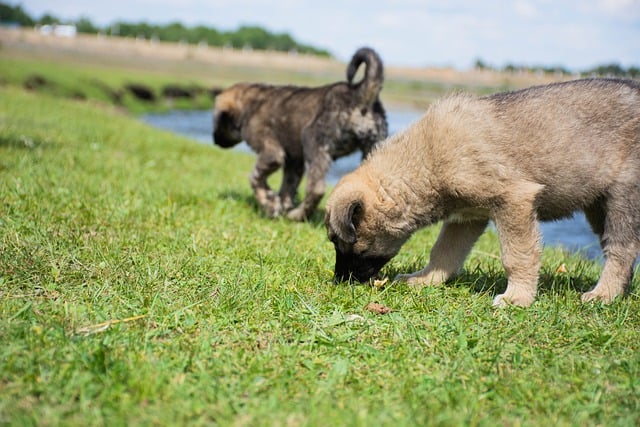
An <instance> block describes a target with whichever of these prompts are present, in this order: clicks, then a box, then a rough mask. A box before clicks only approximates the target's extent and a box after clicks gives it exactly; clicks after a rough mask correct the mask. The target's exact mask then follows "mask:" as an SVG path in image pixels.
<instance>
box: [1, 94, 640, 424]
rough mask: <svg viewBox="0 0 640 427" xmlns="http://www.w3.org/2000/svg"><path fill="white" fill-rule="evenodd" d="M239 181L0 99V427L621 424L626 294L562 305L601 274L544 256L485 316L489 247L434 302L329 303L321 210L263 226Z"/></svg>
mask: <svg viewBox="0 0 640 427" xmlns="http://www.w3.org/2000/svg"><path fill="white" fill-rule="evenodd" d="M252 163H253V158H252V157H251V156H249V155H243V154H240V153H236V152H229V151H223V150H220V149H217V148H215V147H213V146H204V145H201V144H197V143H195V142H192V141H189V140H185V139H182V138H179V137H175V136H173V135H170V134H168V133H164V132H160V131H157V130H153V129H150V128H148V127H146V126H145V125H143V124H141V123H139V122H138V121H136V120H135V119H132V118H130V117H127V116H126V115H124V114H123V113H121V112H118V111H117V110H115V109H112V108H110V107H105V106H101V105H100V104H95V103H87V102H80V101H72V100H61V99H55V98H53V97H49V96H47V95H41V94H34V93H27V92H24V91H22V90H19V89H15V88H9V87H5V88H0V342H2V346H0V425H65V426H73V425H78V426H87V425H96V426H101V425H108V426H118V425H123V426H124V425H187V424H188V425H212V424H218V425H234V426H235V425H237V426H244V425H251V426H254V425H256V426H261V425H264V426H278V425H280V426H298V425H318V426H320V425H322V426H327V425H336V426H337V425H340V426H371V425H376V426H378V425H380V426H404V425H442V426H450V425H482V426H494V425H523V426H537V425H556V426H565V425H576V426H578V425H579V426H583V425H594V426H595V425H607V426H615V425H619V426H629V425H637V424H638V423H640V341H639V340H638V330H640V298H638V286H637V282H634V287H633V291H632V293H631V295H630V297H629V298H626V299H622V300H617V301H615V302H614V303H613V304H612V305H610V306H604V305H599V304H595V305H581V304H580V303H579V292H580V291H582V290H585V289H587V288H589V287H591V286H592V285H593V284H594V283H595V281H596V280H597V277H598V274H599V265H597V264H594V263H591V262H588V261H585V260H583V259H581V258H579V257H577V256H569V255H566V254H564V253H562V252H560V251H558V250H547V251H545V256H544V267H543V274H542V283H541V291H540V295H539V298H538V301H537V302H536V303H535V304H534V305H533V306H532V307H530V308H528V309H517V308H510V309H502V310H496V309H493V308H491V301H492V298H493V296H494V295H495V293H496V292H500V291H502V290H503V289H504V286H505V283H506V280H505V277H504V273H503V271H502V269H501V267H500V263H499V261H498V259H497V258H498V255H499V249H498V245H497V239H496V237H495V235H493V234H492V233H491V232H490V231H489V232H487V233H486V234H485V235H484V236H483V237H482V239H481V241H480V242H479V243H478V245H477V247H476V248H475V249H474V251H473V253H472V255H471V257H470V259H469V260H468V261H467V264H466V270H465V272H464V273H463V274H462V276H461V277H460V278H459V279H458V280H457V281H455V282H453V283H451V284H448V285H447V286H444V287H439V288H434V289H426V290H423V291H420V292H414V291H411V290H410V289H409V288H407V287H406V286H402V285H398V286H391V287H387V288H385V289H376V288H373V287H369V286H354V287H349V286H334V285H333V284H331V273H332V267H333V249H332V245H331V244H330V243H329V242H328V241H327V239H326V235H325V231H324V227H323V225H322V212H318V214H317V215H316V216H314V217H313V219H312V221H310V222H308V223H303V224H298V223H290V222H287V221H283V220H269V219H266V218H264V217H263V216H261V215H260V213H259V212H258V210H257V208H256V205H255V203H254V202H253V198H252V196H251V192H250V189H249V185H248V179H247V177H248V174H249V171H250V169H251V166H252ZM436 233H437V227H432V228H429V229H426V230H423V231H421V232H419V233H417V234H416V236H414V238H412V239H411V240H410V241H409V242H408V243H407V245H406V246H405V247H404V248H403V250H402V251H401V253H400V254H399V256H398V257H396V258H395V259H394V260H393V261H392V262H391V263H390V264H389V266H388V267H386V268H385V269H384V270H383V272H385V273H386V274H388V275H393V274H395V273H396V272H399V271H408V270H413V269H416V268H419V267H421V266H422V265H423V264H424V263H425V262H426V261H427V260H428V251H429V247H430V244H431V243H432V242H433V239H434V238H435V235H436ZM562 264H565V265H566V270H567V271H566V272H564V273H558V272H556V270H557V269H558V267H559V266H560V265H562ZM370 302H378V303H381V304H384V305H385V306H387V307H390V308H391V309H392V310H393V311H392V312H391V313H389V314H386V315H376V314H374V313H372V312H369V311H368V310H367V309H366V308H365V307H366V305H367V304H368V303H370Z"/></svg>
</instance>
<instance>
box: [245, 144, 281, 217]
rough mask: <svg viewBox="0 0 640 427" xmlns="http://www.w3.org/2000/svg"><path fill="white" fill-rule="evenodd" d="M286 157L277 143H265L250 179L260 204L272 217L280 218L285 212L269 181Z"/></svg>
mask: <svg viewBox="0 0 640 427" xmlns="http://www.w3.org/2000/svg"><path fill="white" fill-rule="evenodd" d="M284 157H285V153H284V150H283V149H282V148H281V147H280V146H279V145H278V144H277V143H275V142H273V143H268V142H265V144H264V147H263V149H262V151H260V153H259V154H258V160H257V161H256V164H255V167H254V168H253V172H252V173H251V177H250V178H249V181H250V183H251V188H252V189H253V192H254V194H255V196H256V199H257V200H258V204H259V205H260V207H261V208H262V209H263V210H264V211H265V212H266V214H267V215H269V216H271V217H276V216H279V215H281V214H282V213H283V211H282V204H281V203H280V197H278V195H277V194H275V193H274V192H273V190H271V187H269V184H268V183H267V179H268V178H269V176H270V175H271V174H272V173H274V172H275V171H276V170H278V169H279V168H280V167H281V166H282V164H283V163H284Z"/></svg>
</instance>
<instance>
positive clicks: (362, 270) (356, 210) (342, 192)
mask: <svg viewBox="0 0 640 427" xmlns="http://www.w3.org/2000/svg"><path fill="white" fill-rule="evenodd" d="M372 187H373V188H375V187H374V186H371V185H369V183H367V182H366V181H365V180H362V179H360V178H359V177H358V176H357V174H356V173H353V174H350V175H348V176H345V177H344V178H343V179H342V180H341V181H340V182H339V183H338V185H337V186H336V188H335V189H334V191H333V192H332V193H331V195H330V196H329V199H328V201H327V205H326V211H325V212H326V213H325V219H324V222H325V226H326V228H327V235H328V237H329V240H331V242H333V245H334V247H335V251H336V264H335V270H334V280H335V281H336V282H343V281H350V280H356V281H359V282H365V281H367V280H369V279H371V278H373V277H374V276H375V275H376V274H377V273H378V272H379V271H380V269H381V268H382V267H383V266H384V265H385V264H386V263H387V262H389V260H390V259H391V258H393V257H394V256H395V255H396V254H397V253H398V251H399V250H400V247H401V246H402V244H403V243H404V242H405V241H406V240H407V238H408V237H407V236H406V235H405V233H402V232H396V231H394V227H393V218H397V212H398V211H397V206H395V204H394V203H393V201H390V200H385V197H384V196H383V195H382V196H381V194H380V193H379V192H378V191H375V190H373V189H372Z"/></svg>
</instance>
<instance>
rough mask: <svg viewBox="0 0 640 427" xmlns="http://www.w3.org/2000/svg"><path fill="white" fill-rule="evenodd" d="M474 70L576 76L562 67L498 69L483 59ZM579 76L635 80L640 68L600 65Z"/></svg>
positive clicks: (510, 66)
mask: <svg viewBox="0 0 640 427" xmlns="http://www.w3.org/2000/svg"><path fill="white" fill-rule="evenodd" d="M474 68H475V69H476V70H492V71H504V72H507V73H519V72H527V73H542V74H562V75H571V74H576V73H574V72H571V71H569V70H568V69H566V68H565V67H562V66H553V67H545V66H533V67H531V66H525V65H514V64H507V65H505V66H504V67H502V68H497V67H494V66H491V65H488V64H486V63H485V62H484V61H483V60H482V59H476V61H475V63H474ZM578 74H580V75H581V76H608V77H626V78H629V77H630V78H633V79H635V78H638V77H640V68H638V67H634V66H631V67H629V68H624V67H623V66H621V65H620V64H616V63H612V64H603V65H598V66H595V67H593V68H589V69H587V70H583V71H580V72H579V73H578Z"/></svg>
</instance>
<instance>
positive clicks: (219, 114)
mask: <svg viewBox="0 0 640 427" xmlns="http://www.w3.org/2000/svg"><path fill="white" fill-rule="evenodd" d="M239 90H240V88H239V87H237V86H233V87H231V88H229V89H227V90H225V91H222V92H221V93H220V94H218V96H216V104H215V107H214V110H213V143H214V144H216V145H219V146H220V147H222V148H230V147H233V146H234V145H236V144H238V143H240V142H241V141H242V126H241V123H240V117H241V106H240V105H239V102H238V91H239Z"/></svg>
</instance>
